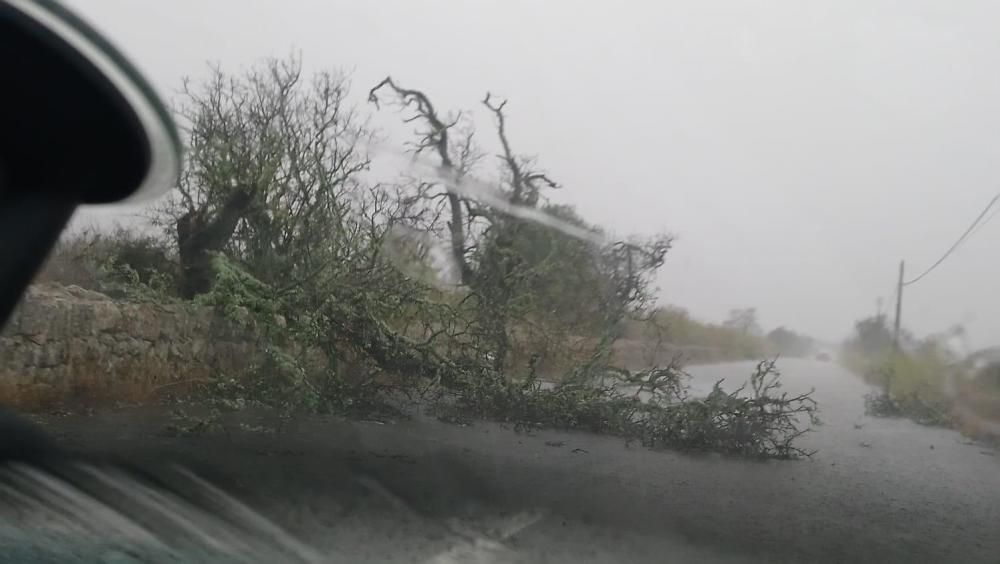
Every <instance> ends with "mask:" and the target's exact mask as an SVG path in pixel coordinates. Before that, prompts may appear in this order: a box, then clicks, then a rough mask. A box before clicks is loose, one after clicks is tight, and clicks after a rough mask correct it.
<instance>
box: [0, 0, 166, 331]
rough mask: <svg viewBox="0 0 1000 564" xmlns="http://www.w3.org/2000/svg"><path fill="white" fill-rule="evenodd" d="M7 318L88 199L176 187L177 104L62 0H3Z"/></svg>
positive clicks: (2, 270) (1, 265)
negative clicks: (169, 105) (172, 110)
mask: <svg viewBox="0 0 1000 564" xmlns="http://www.w3.org/2000/svg"><path fill="white" fill-rule="evenodd" d="M0 53H2V54H3V56H2V58H0V61H2V63H0V65H2V67H0V68H2V70H3V82H4V87H3V94H0V326H2V324H3V323H4V322H5V321H6V320H7V317H8V316H9V315H10V313H11V310H12V309H13V308H14V306H15V305H16V303H17V301H18V300H19V299H20V296H21V294H22V293H23V291H24V289H25V288H26V287H27V285H28V284H29V283H30V281H31V280H32V278H33V277H34V275H35V274H36V272H37V270H38V268H39V267H40V266H41V264H42V263H43V262H44V260H45V257H46V256H47V255H48V253H49V251H50V250H51V248H52V247H53V246H54V244H55V242H56V241H57V239H58V237H59V234H60V233H61V231H62V229H63V228H64V227H65V226H66V223H67V222H68V220H69V218H70V216H71V215H72V213H73V211H74V210H75V209H76V207H77V206H79V205H81V204H106V203H113V202H122V201H140V200H144V199H151V198H153V197H156V196H158V195H160V194H162V193H163V192H165V191H166V190H169V189H170V188H171V187H173V185H174V183H175V181H176V178H177V175H178V172H179V169H180V162H181V160H180V159H181V157H180V154H181V151H180V145H181V144H180V138H179V136H178V133H177V129H176V128H175V126H174V124H173V121H172V120H171V118H170V114H169V112H168V111H167V109H166V108H165V106H164V104H163V103H162V102H161V101H160V99H159V98H158V97H157V96H156V94H155V93H154V91H153V89H152V88H151V87H150V85H149V84H148V83H147V82H146V81H145V80H144V79H143V78H142V76H141V75H140V74H139V72H138V71H137V70H136V69H135V68H134V67H133V66H132V65H131V64H130V63H129V62H128V61H127V60H126V58H125V57H124V56H123V55H122V54H121V53H120V52H118V51H117V50H116V49H115V48H114V47H113V46H112V45H111V44H110V43H108V42H107V41H106V40H105V39H104V38H103V37H102V36H101V35H100V34H99V33H98V32H97V31H95V30H94V29H93V28H92V27H90V26H89V25H87V24H86V23H85V22H84V21H83V20H81V19H80V18H79V17H77V16H76V15H74V14H73V13H72V12H70V11H69V10H67V9H66V8H65V7H63V6H62V5H61V4H59V3H58V2H55V1H53V0H3V1H0Z"/></svg>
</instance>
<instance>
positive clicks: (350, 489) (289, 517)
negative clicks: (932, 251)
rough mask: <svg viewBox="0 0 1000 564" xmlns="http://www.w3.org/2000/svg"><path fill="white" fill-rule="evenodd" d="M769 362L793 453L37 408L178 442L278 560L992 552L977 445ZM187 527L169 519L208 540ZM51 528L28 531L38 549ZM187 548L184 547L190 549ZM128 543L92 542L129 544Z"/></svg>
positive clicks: (153, 441)
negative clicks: (680, 449) (803, 429)
mask: <svg viewBox="0 0 1000 564" xmlns="http://www.w3.org/2000/svg"><path fill="white" fill-rule="evenodd" d="M779 366H780V367H781V369H782V371H783V373H784V376H783V381H784V382H785V387H786V388H787V389H788V390H789V391H791V392H795V391H798V390H803V389H808V388H812V387H814V388H816V398H817V399H818V401H819V402H820V408H821V417H822V419H823V421H824V425H823V426H822V427H820V428H818V429H817V431H816V432H814V433H811V434H809V435H807V436H806V437H805V438H804V440H803V443H804V444H805V445H806V446H809V447H811V448H815V449H817V450H818V453H817V454H816V455H815V456H814V457H813V458H812V459H811V460H806V461H768V462H750V461H745V460H738V459H732V458H726V457H723V456H718V455H691V454H681V453H676V452H652V451H649V450H646V449H643V448H639V447H636V446H633V447H628V446H626V445H624V444H623V442H622V441H621V440H618V439H615V438H613V437H594V436H591V435H588V434H583V433H567V432H557V431H543V432H538V433H537V434H533V435H524V434H519V433H516V432H514V431H513V430H510V429H506V428H503V427H502V426H499V425H495V424H485V423H483V424H476V425H473V426H469V427H462V426H456V425H449V424H443V423H439V422H436V421H429V420H416V421H403V422H397V423H393V422H388V423H383V422H348V421H343V420H339V419H333V418H314V419H308V420H302V421H298V422H296V423H295V425H294V426H293V427H292V428H288V429H286V430H285V431H283V432H282V433H280V434H268V433H263V432H260V431H256V430H240V429H238V428H236V427H235V426H233V428H232V429H231V430H230V432H229V433H228V435H225V434H218V433H217V434H212V435H209V436H204V437H199V438H165V437H162V436H160V435H159V434H158V430H159V429H160V428H162V425H163V423H164V421H163V419H162V415H161V416H160V419H157V418H156V417H154V416H152V415H138V414H136V413H134V412H128V411H122V412H112V413H103V414H98V415H95V416H92V417H88V418H86V419H85V420H81V419H78V418H72V417H64V418H59V419H53V420H49V421H47V424H48V425H49V426H50V427H51V428H52V429H53V430H54V431H56V432H58V433H59V435H60V437H61V440H62V441H63V442H65V443H66V444H68V445H73V446H75V447H76V448H79V449H82V450H86V451H89V452H98V451H104V452H114V453H117V454H118V455H125V456H127V457H128V458H129V459H130V460H131V461H133V462H135V463H137V464H140V465H145V466H146V467H150V468H152V467H156V468H163V467H164V466H163V461H164V460H166V459H168V458H169V459H173V460H178V461H181V462H182V463H183V464H185V465H186V466H187V467H190V468H193V469H195V471H196V472H198V473H199V474H200V475H202V476H206V477H207V478H208V479H209V480H211V481H212V482H213V483H215V484H218V485H220V486H221V487H223V488H224V489H226V490H228V491H230V492H233V493H235V494H236V496H237V497H238V498H239V499H240V500H243V501H245V502H246V503H247V504H249V505H250V506H252V507H254V508H256V509H257V510H258V511H259V513H258V514H254V515H252V516H248V515H249V514H245V515H243V517H242V519H243V522H245V523H248V522H250V520H252V519H257V520H258V521H257V522H256V524H253V523H251V524H250V525H247V527H250V528H254V527H255V528H254V531H255V532H253V533H251V534H247V535H246V537H247V538H249V539H250V540H247V541H246V542H245V543H244V548H245V550H246V552H245V553H244V554H243V555H242V556H241V557H234V558H233V561H247V557H246V555H247V554H254V555H255V556H256V557H257V558H258V560H259V561H261V562H265V561H267V562H271V561H275V559H277V558H279V557H278V556H276V555H275V554H277V553H276V552H275V553H268V550H274V551H278V550H279V549H280V550H284V551H285V552H284V553H283V554H284V556H281V557H280V558H281V560H283V561H287V562H294V561H302V562H441V563H444V562H616V561H620V562H670V561H678V562H782V561H784V562H993V563H996V562H1000V458H998V456H997V453H996V452H995V451H994V450H992V449H990V448H987V447H985V446H982V445H977V444H972V443H969V442H968V441H965V440H964V439H962V437H960V436H959V435H958V434H957V433H955V432H952V431H947V430H942V429H933V428H926V427H921V426H918V425H916V424H914V423H911V422H908V421H904V420H886V419H872V418H868V417H866V416H865V415H864V413H863V412H864V406H863V400H862V397H863V395H864V394H865V393H866V392H867V391H868V388H867V386H866V385H864V384H863V383H862V382H861V381H860V380H858V379H857V378H855V377H853V376H852V375H850V374H848V373H846V372H845V371H843V370H842V369H840V368H838V367H837V366H835V365H833V364H828V363H818V362H811V361H796V360H785V361H782V362H781V363H780V364H779ZM751 369H752V365H750V364H748V363H736V364H726V365H713V366H700V367H694V368H692V372H693V374H694V378H693V381H692V385H693V386H694V387H695V388H696V389H702V390H705V389H707V388H708V387H709V386H711V384H712V383H713V382H714V381H716V380H717V379H720V378H725V379H726V382H725V384H724V385H726V386H730V385H731V386H736V385H739V384H740V383H742V382H743V380H744V379H745V378H746V377H747V376H748V375H749V374H750V372H751ZM227 511H231V512H235V511H236V510H235V509H233V508H232V507H229V509H228V510H227ZM244 513H245V512H244ZM92 514H93V515H94V517H92V520H94V522H95V523H96V522H97V520H98V517H97V513H96V512H94V513H92ZM262 517H263V518H266V519H268V520H269V521H270V522H272V523H274V524H275V525H276V526H280V527H281V528H282V530H283V531H284V532H277V531H276V530H274V529H270V528H269V527H270V525H267V524H262V521H261V520H260V518H262ZM186 518H187V519H188V520H190V521H191V522H194V523H201V524H199V525H197V526H195V527H194V528H195V529H198V530H201V531H216V533H215V534H214V537H215V538H224V537H225V535H226V534H227V533H226V531H224V530H223V529H222V528H221V527H222V525H218V524H217V523H214V522H210V518H209V517H207V516H202V517H199V516H198V515H193V514H189V515H187V517H186ZM199 519H201V520H202V521H199ZM101 527H104V529H102V530H105V534H104V535H102V537H101V538H103V539H105V541H107V542H109V543H110V541H109V540H108V539H111V538H112V537H116V536H121V537H125V536H128V534H130V533H128V531H127V530H126V529H127V527H126V526H125V525H123V524H121V523H118V522H105V521H101ZM178 527H179V525H178ZM213 527H215V528H214V529H213ZM51 528H52V527H49V528H46V527H37V526H36V527H35V529H33V530H32V531H27V532H25V533H24V535H23V536H22V537H19V538H20V540H19V541H17V543H13V544H16V545H17V546H16V547H14V548H17V549H18V550H24V549H25V548H24V547H25V546H27V545H28V544H31V541H30V539H31V537H32V535H33V534H34V535H35V536H36V537H37V538H38V539H43V538H45V539H49V538H50V537H51V535H53V534H55V533H53V532H52V531H51V530H50V529H51ZM43 532H44V533H45V534H43ZM46 534H47V535H49V537H46V536H45V535H46ZM60 534H61V535H62V537H61V538H63V539H65V538H69V537H72V535H71V534H69V533H66V532H65V531H61V532H60ZM185 535H186V536H185ZM84 536H85V535H84V534H83V533H79V532H78V534H77V537H73V538H78V539H79V538H83V537H84ZM197 536H198V533H197V532H192V531H186V532H185V531H181V532H180V533H178V534H177V535H175V536H174V537H173V539H174V540H175V541H178V539H181V540H180V541H178V542H180V543H181V544H183V542H187V543H188V544H189V545H191V546H194V545H196V544H198V543H201V544H210V543H211V540H210V539H205V538H201V539H197V538H195V540H191V539H192V537H197ZM237 537H238V534H236V533H234V534H233V535H231V536H230V537H225V538H228V540H227V541H226V542H232V543H236V544H239V542H241V541H240V540H239V539H238V538H237ZM3 538H7V539H8V540H7V541H4V540H3ZM10 538H13V537H11V536H10V535H8V536H7V537H0V543H3V542H6V543H7V545H8V546H7V547H6V548H7V550H6V551H5V552H4V553H5V554H14V553H13V552H11V551H10V550H9V549H10V547H11V546H13V544H11V543H12V542H13V541H10V540H9V539H10ZM299 541H301V544H294V543H296V542H299ZM59 542H67V541H65V540H63V541H59ZM59 542H54V541H51V540H38V541H37V542H36V544H38V543H43V544H46V546H47V548H48V549H49V550H50V551H52V550H56V549H55V548H53V547H54V546H56V545H58V544H59ZM18 543H20V544H18ZM254 543H256V544H254ZM282 543H284V544H282ZM161 548H162V547H161ZM60 550H63V549H60ZM65 550H66V551H70V549H69V548H66V549H65ZM101 550H105V552H103V553H101V554H104V555H105V556H106V555H107V554H110V553H108V552H106V550H107V549H106V548H102V549H101ZM137 550H138V549H137ZM150 550H152V549H150ZM190 550H191V552H190V553H187V554H188V557H186V558H184V560H186V561H195V560H196V558H195V556H191V555H192V554H194V552H195V549H194V548H191V549H190ZM213 550H214V552H212V551H213ZM225 550H226V547H225V546H216V547H214V548H212V547H207V548H204V551H205V552H204V554H213V556H211V557H207V556H206V557H205V560H206V561H209V560H218V559H219V555H220V554H222V553H224V552H225ZM72 551H74V552H73V554H75V555H77V557H78V559H79V561H87V559H88V558H89V559H90V560H93V559H94V558H95V556H94V554H96V553H94V552H91V553H87V552H86V549H85V548H81V546H79V543H78V545H77V546H75V547H73V548H72ZM139 552H141V551H139ZM139 552H136V550H133V551H131V552H129V551H119V552H117V553H115V556H114V558H115V559H112V558H111V557H107V558H108V561H115V562H125V561H141V558H140V556H136V555H137V554H139ZM33 554H36V555H37V554H38V553H33ZM66 554H68V552H67V553H66ZM66 554H63V555H62V558H63V560H65V559H66V558H67V556H66ZM130 554H132V555H133V556H129V555H130ZM129 558H133V559H132V560H129ZM137 559H138V560H137ZM53 561H55V560H53Z"/></svg>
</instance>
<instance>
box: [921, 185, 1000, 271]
mask: <svg viewBox="0 0 1000 564" xmlns="http://www.w3.org/2000/svg"><path fill="white" fill-rule="evenodd" d="M997 201H1000V194H997V195H996V196H993V199H992V200H990V203H988V204H986V207H985V208H983V211H982V212H980V213H979V215H978V216H977V217H976V219H975V221H973V222H972V225H970V226H969V228H968V229H966V230H965V232H964V233H962V236H961V237H959V238H958V240H957V241H955V244H954V245H952V246H951V248H949V249H948V250H947V251H945V253H944V254H943V255H941V258H939V259H938V260H937V262H935V263H934V264H932V265H931V266H930V268H928V269H927V270H925V271H923V272H922V273H920V276H917V277H916V278H914V279H913V280H910V281H909V282H903V286H909V285H910V284H913V283H916V282H919V281H920V279H921V278H923V277H924V276H927V275H928V274H930V273H931V272H932V271H933V270H934V269H935V268H937V267H938V265H940V264H941V263H942V262H944V261H945V259H947V258H948V257H949V256H951V253H953V252H955V249H957V248H958V246H959V245H961V244H962V243H963V242H965V240H966V239H968V237H969V235H971V234H972V232H973V231H975V229H976V226H978V225H979V222H980V221H982V220H983V218H984V217H985V216H986V214H987V213H989V211H990V209H991V208H992V207H993V206H994V205H995V204H996V203H997Z"/></svg>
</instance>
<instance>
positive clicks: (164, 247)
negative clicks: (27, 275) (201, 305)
mask: <svg viewBox="0 0 1000 564" xmlns="http://www.w3.org/2000/svg"><path fill="white" fill-rule="evenodd" d="M36 281H38V282H56V283H59V284H63V285H67V286H69V285H76V286H80V287H82V288H85V289H87V290H94V291H98V292H104V293H107V294H110V295H113V296H115V295H117V296H118V297H123V296H124V295H125V294H128V293H136V292H141V291H152V292H155V293H157V294H161V295H164V296H176V285H177V262H176V260H175V258H174V253H173V251H172V249H171V247H170V244H169V243H168V242H167V241H165V240H163V239H161V238H159V237H156V236H154V235H150V234H145V233H141V232H139V231H138V230H136V229H129V228H125V227H122V226H116V227H114V228H111V229H103V230H102V229H97V228H88V229H85V230H83V231H80V232H77V233H72V234H70V235H68V236H67V237H65V238H63V239H62V240H61V241H59V243H58V244H57V245H56V247H55V249H54V250H53V252H52V254H51V255H50V257H49V259H48V261H47V262H46V264H45V266H44V267H43V268H42V270H41V272H40V273H39V274H38V276H37V278H36Z"/></svg>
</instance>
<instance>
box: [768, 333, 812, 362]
mask: <svg viewBox="0 0 1000 564" xmlns="http://www.w3.org/2000/svg"><path fill="white" fill-rule="evenodd" d="M767 340H768V342H769V343H770V345H771V347H772V349H773V350H774V352H776V353H777V354H780V355H781V356H784V357H804V356H808V355H809V354H811V353H812V351H813V349H814V348H815V343H814V342H813V340H812V339H810V338H809V337H806V336H804V335H799V334H798V333H796V332H795V331H791V330H788V329H785V328H784V327H778V328H777V329H775V330H773V331H771V332H770V333H768V334H767Z"/></svg>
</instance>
